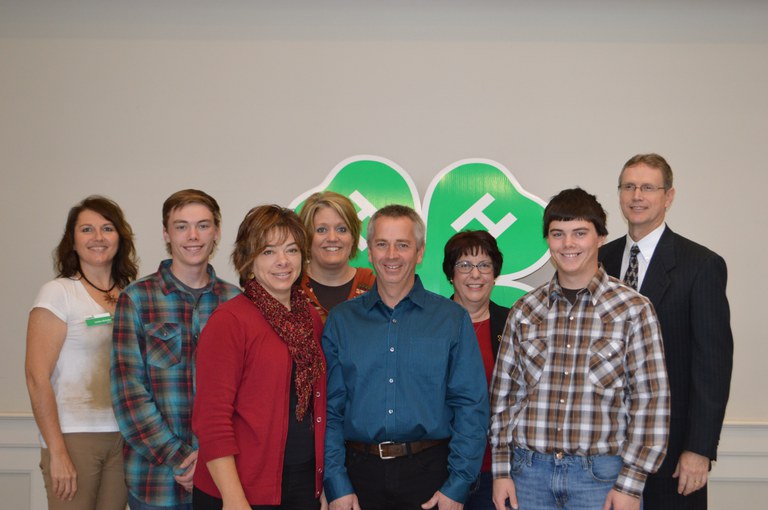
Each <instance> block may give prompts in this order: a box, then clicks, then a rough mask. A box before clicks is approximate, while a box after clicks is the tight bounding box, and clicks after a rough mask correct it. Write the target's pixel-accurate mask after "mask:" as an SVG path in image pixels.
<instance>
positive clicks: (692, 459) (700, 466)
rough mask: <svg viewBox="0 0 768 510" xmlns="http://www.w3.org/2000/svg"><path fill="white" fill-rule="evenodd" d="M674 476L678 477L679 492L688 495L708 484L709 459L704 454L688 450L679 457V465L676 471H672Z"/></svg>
mask: <svg viewBox="0 0 768 510" xmlns="http://www.w3.org/2000/svg"><path fill="white" fill-rule="evenodd" d="M672 477H673V478H677V479H678V480H677V493H678V494H682V495H683V496H687V495H688V494H690V493H692V492H696V491H697V490H699V489H701V488H702V487H704V486H705V485H706V484H707V478H708V477H709V459H708V458H707V457H705V456H704V455H699V454H698V453H693V452H689V451H688V450H686V451H684V452H683V453H681V454H680V458H679V459H677V467H676V468H675V472H674V473H672Z"/></svg>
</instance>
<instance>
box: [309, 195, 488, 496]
mask: <svg viewBox="0 0 768 510" xmlns="http://www.w3.org/2000/svg"><path fill="white" fill-rule="evenodd" d="M367 241H368V250H369V252H368V256H369V259H370V260H371V262H372V263H373V266H374V269H375V270H376V278H377V279H376V285H375V286H374V288H373V289H372V290H371V291H370V292H368V293H367V294H364V295H362V296H360V297H358V298H356V299H353V300H351V301H347V302H345V303H342V304H340V305H338V306H336V307H335V308H334V309H333V310H332V311H331V313H330V315H329V316H328V321H327V323H326V327H325V331H324V334H323V349H324V350H325V355H326V358H327V362H328V418H327V420H328V422H327V427H326V442H325V478H324V479H325V491H326V497H327V498H328V501H330V508H331V510H358V509H360V508H361V507H362V509H363V510H375V509H379V508H381V509H398V510H403V509H411V508H413V509H418V508H421V505H422V504H426V508H437V509H440V510H445V509H461V507H462V504H463V502H464V501H465V499H466V497H467V494H468V492H469V487H470V485H471V483H472V482H473V481H474V480H475V478H476V477H477V474H478V473H479V471H480V465H481V463H482V459H483V453H484V451H485V444H486V432H487V427H488V395H487V388H486V381H485V372H484V369H483V363H482V359H481V356H480V351H479V348H478V346H477V340H476V339H475V333H474V329H473V328H472V323H471V322H470V319H469V316H468V315H467V312H466V311H465V310H464V309H463V308H462V307H460V306H459V305H457V304H456V303H454V302H453V301H450V300H448V299H445V298H443V297H441V296H438V295H437V294H434V293H432V292H429V291H427V290H425V289H424V287H423V286H422V284H421V281H420V279H419V278H418V276H416V274H415V269H416V265H417V264H418V263H420V262H421V259H422V256H423V254H424V223H423V222H422V220H421V218H420V217H419V216H418V214H417V213H416V212H415V211H413V209H410V208H408V207H405V206H398V205H392V206H386V207H384V208H382V209H380V210H379V211H377V212H376V213H375V214H374V216H373V217H372V218H371V220H370V222H369V225H368V236H367ZM392 443H394V444H392Z"/></svg>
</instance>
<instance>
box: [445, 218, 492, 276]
mask: <svg viewBox="0 0 768 510" xmlns="http://www.w3.org/2000/svg"><path fill="white" fill-rule="evenodd" d="M478 253H486V254H487V255H488V256H489V257H490V258H491V262H492V263H493V277H494V278H496V277H498V276H499V274H501V265H502V264H503V263H504V255H502V253H501V251H499V245H498V244H497V243H496V238H495V237H493V236H492V235H491V234H490V233H488V232H486V231H485V230H465V231H464V232H458V233H456V234H454V235H453V237H451V238H450V239H448V242H447V243H445V250H444V251H443V273H445V276H446V278H448V281H453V275H454V273H455V270H456V261H458V260H459V258H461V257H462V256H464V255H477V254H478Z"/></svg>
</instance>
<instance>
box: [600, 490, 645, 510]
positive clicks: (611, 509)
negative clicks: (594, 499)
mask: <svg viewBox="0 0 768 510" xmlns="http://www.w3.org/2000/svg"><path fill="white" fill-rule="evenodd" d="M603 510H640V498H634V497H632V496H630V495H629V494H624V493H622V492H619V491H617V490H616V489H611V491H610V492H609V493H608V496H607V497H606V498H605V504H604V505H603Z"/></svg>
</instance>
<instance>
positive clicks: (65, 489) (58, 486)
mask: <svg viewBox="0 0 768 510" xmlns="http://www.w3.org/2000/svg"><path fill="white" fill-rule="evenodd" d="M49 451H50V450H49ZM50 456H51V465H50V473H51V483H52V484H53V493H54V494H55V495H56V497H57V498H59V499H61V500H64V501H72V499H74V497H75V494H76V493H77V471H76V470H75V465H74V464H72V459H70V458H69V452H67V451H66V450H64V451H63V452H61V453H58V454H54V453H51V454H50Z"/></svg>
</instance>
